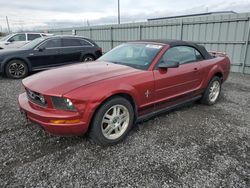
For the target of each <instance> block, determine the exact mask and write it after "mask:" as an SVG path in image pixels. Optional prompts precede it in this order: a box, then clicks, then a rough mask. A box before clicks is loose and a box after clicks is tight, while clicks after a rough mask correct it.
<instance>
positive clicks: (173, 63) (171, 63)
mask: <svg viewBox="0 0 250 188" xmlns="http://www.w3.org/2000/svg"><path fill="white" fill-rule="evenodd" d="M179 66H180V63H179V62H178V61H163V62H161V63H160V64H159V65H158V68H160V69H168V68H177V67H179Z"/></svg>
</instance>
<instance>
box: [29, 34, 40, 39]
mask: <svg viewBox="0 0 250 188" xmlns="http://www.w3.org/2000/svg"><path fill="white" fill-rule="evenodd" d="M39 37H41V35H40V34H28V40H34V39H36V38H39Z"/></svg>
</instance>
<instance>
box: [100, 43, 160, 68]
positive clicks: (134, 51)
mask: <svg viewBox="0 0 250 188" xmlns="http://www.w3.org/2000/svg"><path fill="white" fill-rule="evenodd" d="M161 48H162V45H156V44H145V43H126V44H122V45H120V46H117V47H116V48H114V49H113V50H111V51H109V52H108V53H106V54H104V55H103V56H102V57H100V58H99V59H98V60H99V61H108V62H111V63H116V64H121V65H126V66H130V67H134V68H137V69H143V70H146V69H147V68H148V67H149V66H150V64H151V62H152V60H153V59H154V58H155V56H156V55H157V54H158V52H159V51H160V49H161Z"/></svg>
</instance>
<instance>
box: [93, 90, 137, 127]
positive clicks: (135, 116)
mask: <svg viewBox="0 0 250 188" xmlns="http://www.w3.org/2000/svg"><path fill="white" fill-rule="evenodd" d="M115 97H122V98H125V99H126V100H128V101H129V102H130V103H131V105H132V107H133V109H134V123H135V122H136V118H137V116H138V111H137V103H136V101H135V99H134V97H133V96H132V95H131V94H129V93H128V92H118V93H114V94H111V95H109V96H108V97H106V98H105V99H104V100H102V101H101V102H100V103H99V104H98V105H97V106H96V108H95V109H94V112H93V114H92V115H91V117H90V121H89V128H90V127H91V125H92V122H93V119H94V117H95V115H96V113H97V111H98V110H99V109H100V108H101V106H102V105H103V104H104V103H105V102H107V101H109V100H111V99H112V98H115Z"/></svg>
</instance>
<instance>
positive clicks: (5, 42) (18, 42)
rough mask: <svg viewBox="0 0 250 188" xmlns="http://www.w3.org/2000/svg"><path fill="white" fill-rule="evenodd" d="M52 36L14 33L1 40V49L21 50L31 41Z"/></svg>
mask: <svg viewBox="0 0 250 188" xmlns="http://www.w3.org/2000/svg"><path fill="white" fill-rule="evenodd" d="M47 36H51V34H48V33H14V34H10V35H7V36H5V37H3V38H1V39H0V49H10V48H20V47H21V46H23V45H25V44H27V43H29V42H30V41H32V40H34V39H36V38H39V37H47Z"/></svg>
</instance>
